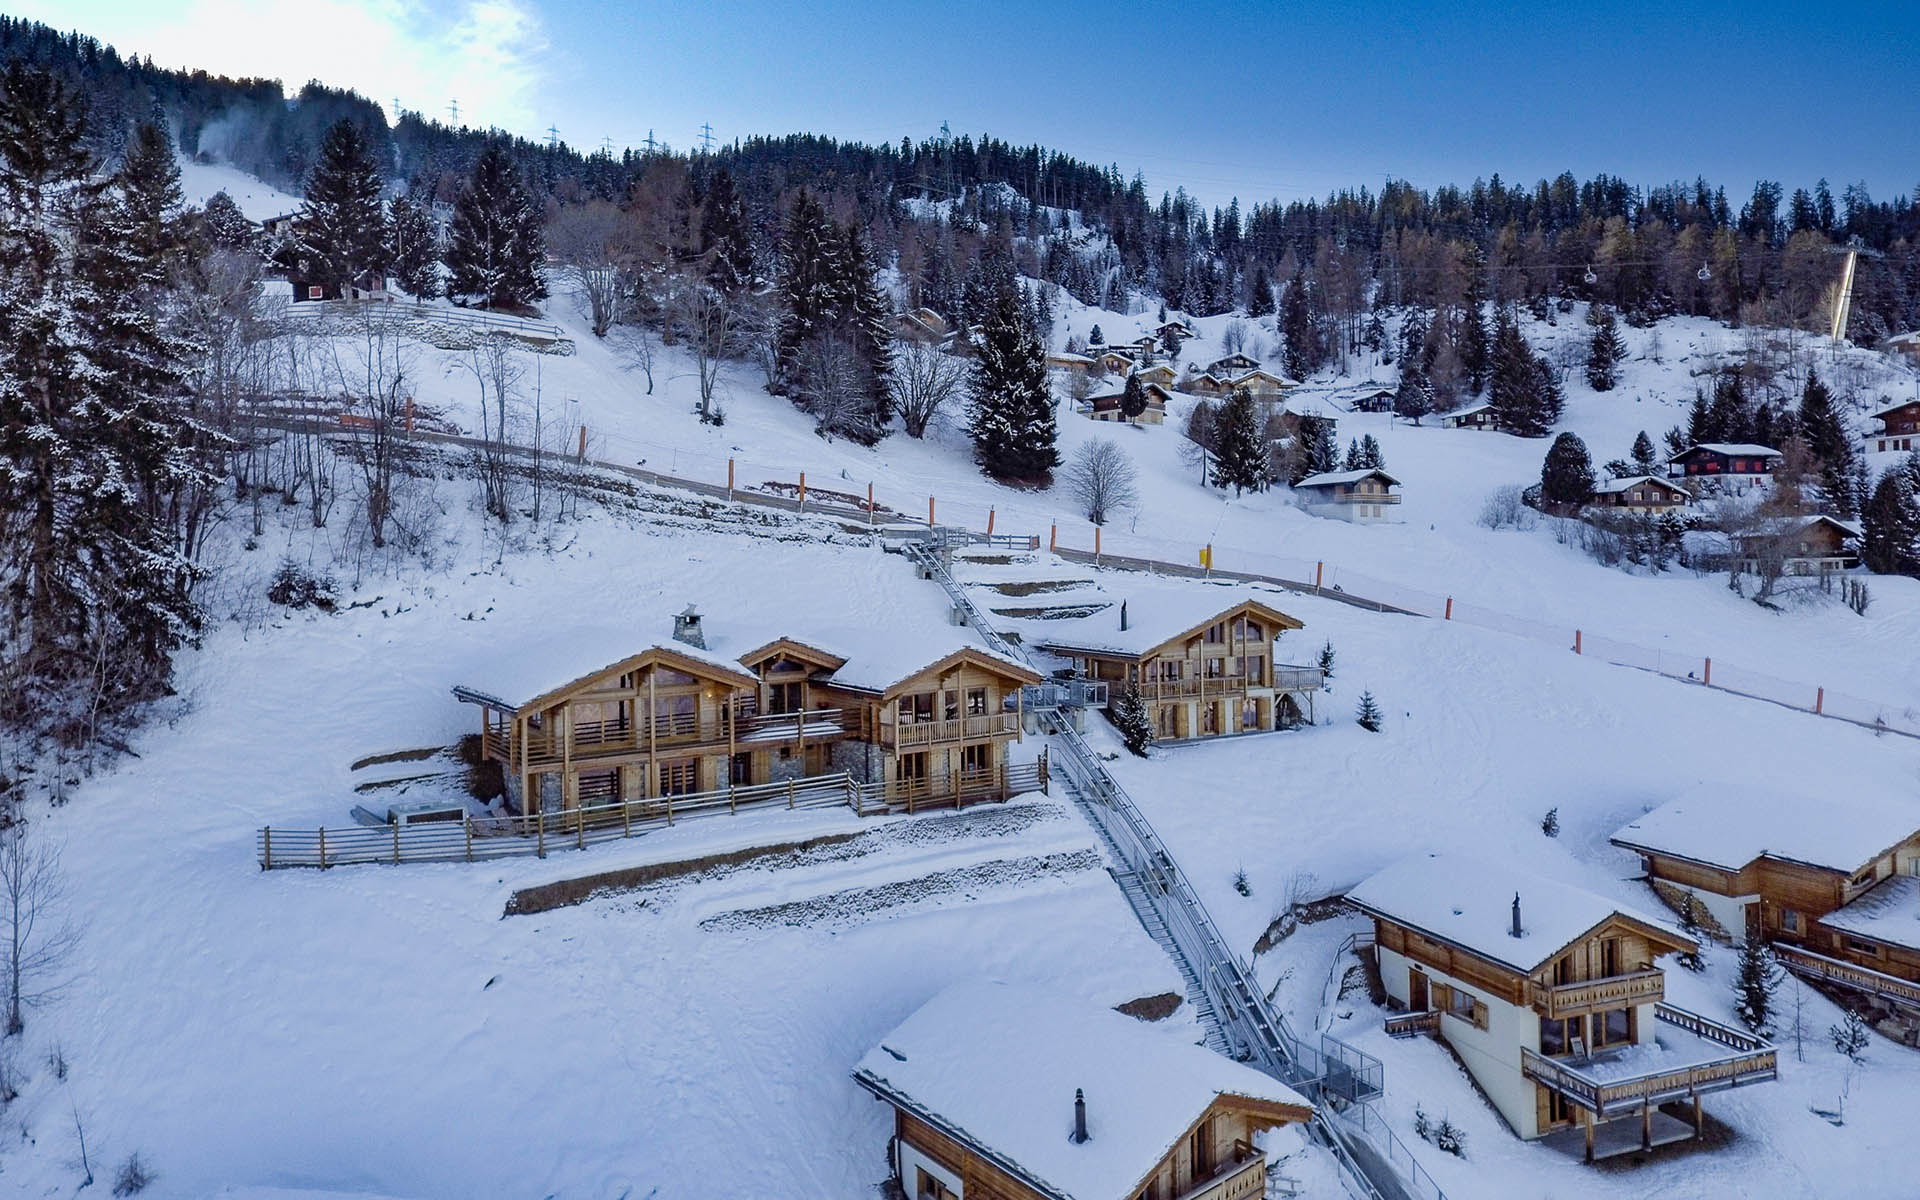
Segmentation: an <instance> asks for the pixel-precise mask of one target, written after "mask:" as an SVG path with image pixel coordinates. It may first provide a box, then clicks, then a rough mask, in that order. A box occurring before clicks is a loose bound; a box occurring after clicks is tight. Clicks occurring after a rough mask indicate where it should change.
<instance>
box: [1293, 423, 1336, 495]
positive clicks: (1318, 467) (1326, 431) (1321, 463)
mask: <svg viewBox="0 0 1920 1200" xmlns="http://www.w3.org/2000/svg"><path fill="white" fill-rule="evenodd" d="M1334 428H1335V423H1334V420H1333V418H1332V417H1320V416H1314V415H1313V414H1311V413H1303V414H1301V416H1300V433H1299V436H1300V437H1302V438H1305V439H1306V443H1307V452H1306V455H1305V461H1304V464H1303V465H1304V466H1305V468H1306V470H1305V473H1304V474H1303V475H1302V476H1301V477H1300V478H1301V479H1304V478H1306V476H1307V475H1320V474H1323V473H1325V472H1327V471H1338V470H1339V469H1340V439H1339V438H1338V437H1337V436H1335V433H1334ZM1292 482H1294V483H1298V482H1300V480H1299V479H1295V480H1293V481H1292Z"/></svg>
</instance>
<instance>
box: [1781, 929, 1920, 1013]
mask: <svg viewBox="0 0 1920 1200" xmlns="http://www.w3.org/2000/svg"><path fill="white" fill-rule="evenodd" d="M1773 956H1774V957H1775V958H1777V959H1779V960H1780V965H1781V966H1783V967H1785V968H1787V969H1788V970H1789V971H1792V972H1793V973H1794V974H1795V975H1802V976H1805V977H1806V978H1808V979H1818V980H1821V981H1823V982H1826V983H1832V984H1838V985H1839V986H1841V987H1844V988H1850V989H1852V990H1853V991H1856V992H1865V993H1866V994H1868V995H1870V996H1876V997H1878V998H1880V999H1882V1000H1886V1001H1889V1002H1891V1003H1894V1004H1897V1005H1899V1006H1900V1007H1902V1008H1904V1009H1906V1010H1908V1011H1909V1012H1912V1011H1916V1010H1920V983H1914V982H1913V981H1912V980H1908V979H1900V978H1897V977H1896V976H1893V975H1886V974H1883V973H1881V972H1879V971H1875V970H1872V969H1870V968H1868V967H1863V966H1860V965H1858V964H1856V963H1850V962H1842V961H1840V960H1839V959H1837V958H1828V957H1827V956H1826V955H1824V954H1815V953H1813V952H1812V951H1810V950H1802V949H1800V948H1799V947H1798V946H1788V945H1784V944H1782V943H1779V942H1775V943H1774V946H1773Z"/></svg>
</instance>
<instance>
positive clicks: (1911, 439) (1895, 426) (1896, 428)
mask: <svg viewBox="0 0 1920 1200" xmlns="http://www.w3.org/2000/svg"><path fill="white" fill-rule="evenodd" d="M1873 415H1874V416H1875V417H1877V418H1879V421H1880V432H1879V433H1870V434H1868V435H1867V444H1868V445H1869V446H1870V447H1872V448H1873V449H1874V450H1877V451H1888V450H1892V451H1900V452H1903V453H1904V452H1906V451H1909V450H1913V449H1915V448H1920V400H1908V401H1905V402H1904V403H1901V404H1896V405H1894V406H1893V407H1891V408H1883V409H1881V410H1880V411H1879V412H1877V413H1874V414H1873Z"/></svg>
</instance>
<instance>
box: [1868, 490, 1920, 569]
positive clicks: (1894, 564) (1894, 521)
mask: <svg viewBox="0 0 1920 1200" xmlns="http://www.w3.org/2000/svg"><path fill="white" fill-rule="evenodd" d="M1913 477H1914V473H1913V472H1912V471H1910V470H1908V469H1906V468H1905V467H1894V468H1892V469H1891V470H1889V471H1887V472H1886V473H1884V474H1883V475H1881V476H1880V482H1878V483H1877V484H1875V485H1874V488H1873V494H1872V495H1871V496H1869V497H1868V499H1867V503H1866V506H1865V508H1864V509H1863V510H1862V511H1861V514H1860V525H1861V538H1860V561H1861V562H1862V563H1863V564H1865V565H1866V568H1867V570H1869V571H1872V572H1874V573H1875V574H1876V575H1920V494H1917V493H1916V489H1915V487H1914V482H1913Z"/></svg>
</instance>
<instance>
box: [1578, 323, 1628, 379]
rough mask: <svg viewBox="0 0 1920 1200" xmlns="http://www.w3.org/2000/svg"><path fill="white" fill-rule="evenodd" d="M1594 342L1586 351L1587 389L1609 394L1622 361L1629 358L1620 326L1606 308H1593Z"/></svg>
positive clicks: (1617, 377)
mask: <svg viewBox="0 0 1920 1200" xmlns="http://www.w3.org/2000/svg"><path fill="white" fill-rule="evenodd" d="M1591 319H1592V321H1593V340H1592V342H1591V343H1590V344H1589V345H1588V347H1587V386H1589V387H1591V388H1592V389H1593V390H1594V391H1596V392H1610V391H1612V390H1613V385H1614V384H1615V383H1616V382H1618V381H1619V370H1618V368H1619V365H1620V360H1621V359H1623V358H1625V357H1626V356H1627V343H1626V342H1625V341H1624V340H1623V339H1622V338H1621V336H1620V322H1619V321H1617V320H1615V319H1614V315H1613V310H1612V309H1610V308H1608V307H1607V306H1606V305H1604V304H1596V305H1594V306H1593V311H1592V314H1591Z"/></svg>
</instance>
